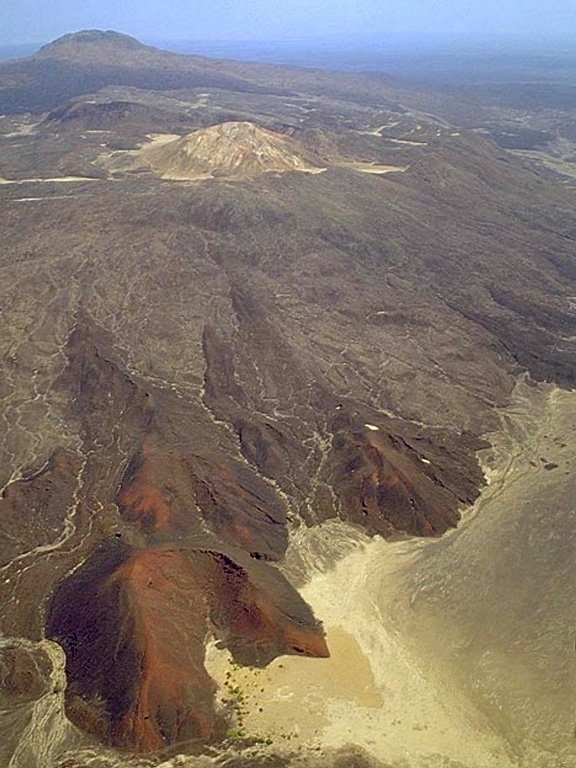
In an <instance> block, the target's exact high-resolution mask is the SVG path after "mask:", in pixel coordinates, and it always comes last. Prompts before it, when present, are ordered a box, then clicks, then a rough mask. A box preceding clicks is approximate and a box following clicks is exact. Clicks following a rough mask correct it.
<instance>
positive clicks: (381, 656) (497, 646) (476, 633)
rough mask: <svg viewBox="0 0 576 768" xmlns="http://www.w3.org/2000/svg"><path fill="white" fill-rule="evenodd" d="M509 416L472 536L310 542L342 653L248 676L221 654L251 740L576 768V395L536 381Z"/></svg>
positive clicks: (394, 758) (309, 565)
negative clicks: (352, 745) (332, 563)
mask: <svg viewBox="0 0 576 768" xmlns="http://www.w3.org/2000/svg"><path fill="white" fill-rule="evenodd" d="M501 418H502V424H503V427H505V431H503V432H502V433H497V434H494V435H492V442H493V444H494V449H493V450H489V451H486V452H484V453H483V455H482V457H481V458H482V460H483V463H484V465H485V470H486V475H487V479H488V480H489V484H488V485H487V487H486V488H485V490H484V492H483V494H482V496H481V498H480V499H479V500H478V502H477V503H476V505H475V506H474V508H473V509H471V510H468V511H467V512H466V513H465V515H464V520H463V522H462V524H461V526H460V528H459V529H458V530H457V531H454V532H452V533H450V534H448V535H447V536H445V537H444V538H442V539H440V540H427V541H417V540H412V541H409V540H403V541H402V540H400V541H396V542H385V541H383V540H381V539H377V540H373V541H368V540H365V539H362V537H361V536H360V535H358V534H357V533H356V532H354V531H353V530H352V529H350V528H348V527H346V526H344V525H342V524H339V523H328V524H326V525H325V526H323V527H322V528H320V529H316V530H306V529H302V530H301V531H300V532H298V533H297V534H296V535H295V537H294V542H293V544H294V546H293V549H292V553H291V554H289V556H288V560H287V572H288V574H289V575H290V574H291V575H292V576H293V578H294V580H295V581H298V578H299V575H300V574H301V573H302V572H304V571H307V572H308V579H307V583H306V584H305V586H304V587H303V589H302V593H303V595H304V597H305V599H306V600H307V601H308V602H309V603H310V604H311V605H312V606H313V608H314V610H315V612H316V614H317V616H319V617H320V618H321V619H322V620H323V621H324V624H325V628H326V632H327V638H328V643H329V646H330V649H331V653H332V656H331V658H330V659H327V660H316V659H308V658H299V657H283V658H281V659H277V660H276V661H275V662H273V663H272V664H271V665H270V666H269V667H268V668H267V669H266V670H252V669H239V668H235V667H234V666H233V665H231V663H230V660H229V657H228V654H227V653H226V652H224V651H219V650H217V649H216V648H215V646H212V647H211V649H210V652H209V668H210V671H211V673H212V674H213V675H214V676H215V677H216V679H217V680H218V681H219V682H220V684H221V685H222V689H221V691H222V696H223V698H224V699H230V696H231V694H230V688H232V691H233V693H232V696H234V695H237V694H235V693H234V691H238V690H239V691H240V695H241V698H242V699H243V701H242V703H241V710H242V712H243V716H242V730H243V731H244V732H245V733H246V734H247V735H252V736H257V737H261V738H269V739H271V740H272V742H273V743H274V744H284V743H285V744H291V745H292V744H296V743H307V744H311V743H312V744H314V743H317V744H318V745H323V746H335V747H336V746H340V745H344V744H347V743H355V744H361V745H362V746H364V747H365V748H366V749H368V750H369V751H370V752H371V753H372V754H373V755H374V756H376V757H378V758H380V759H381V760H383V761H385V762H386V764H390V765H392V766H398V767H400V766H405V767H406V768H408V767H409V768H463V767H464V768H508V767H512V766H515V767H518V766H522V768H572V766H576V743H575V741H574V724H575V723H576V695H575V693H574V692H575V691H576V663H575V662H576V654H575V652H574V634H575V633H574V630H575V626H574V625H575V622H574V617H575V614H576V565H575V564H576V513H575V512H574V510H575V509H576V484H575V474H574V472H575V469H576V452H575V448H576V396H575V395H574V394H573V393H569V392H563V391H560V390H557V389H554V388H551V387H547V386H539V387H534V386H532V385H531V384H530V383H529V382H527V381H523V382H521V383H520V384H519V386H518V387H517V390H516V392H515V396H514V402H513V403H512V405H511V406H510V407H509V408H507V409H506V410H505V411H503V412H502V414H501ZM343 551H347V552H348V554H346V555H345V556H344V557H343V558H341V559H340V560H339V561H338V562H337V564H336V565H335V566H332V567H330V566H328V565H327V563H328V562H329V561H330V560H332V559H333V558H335V557H336V556H337V555H336V553H340V554H341V553H342V552H343ZM296 552H300V553H301V554H296ZM226 683H227V684H228V688H227V687H226V685H225V684H226Z"/></svg>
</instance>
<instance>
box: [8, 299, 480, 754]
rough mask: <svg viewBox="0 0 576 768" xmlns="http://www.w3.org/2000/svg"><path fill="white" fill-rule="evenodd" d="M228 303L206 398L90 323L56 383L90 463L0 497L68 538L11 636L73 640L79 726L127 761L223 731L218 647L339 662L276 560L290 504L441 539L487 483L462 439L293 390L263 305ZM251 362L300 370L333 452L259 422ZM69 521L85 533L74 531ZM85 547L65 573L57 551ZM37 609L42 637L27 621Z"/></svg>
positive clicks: (73, 708) (25, 584) (70, 465)
mask: <svg viewBox="0 0 576 768" xmlns="http://www.w3.org/2000/svg"><path fill="white" fill-rule="evenodd" d="M233 301H234V305H235V307H236V311H237V317H238V322H239V330H238V338H237V344H236V346H235V347H234V348H233V347H232V346H231V345H230V344H228V343H227V342H225V341H224V340H223V339H222V338H220V337H219V335H218V334H217V333H215V332H214V331H213V329H211V328H210V327H206V328H205V333H204V339H203V341H204V355H205V358H206V374H205V385H206V386H205V395H204V396H205V401H204V403H202V404H198V403H196V402H194V401H193V400H192V399H187V398H183V397H179V396H178V395H177V394H175V393H174V392H173V391H172V390H171V389H170V388H167V387H162V386H154V385H153V384H152V383H151V382H150V381H149V380H148V381H143V380H140V379H139V378H138V376H137V375H135V374H133V373H129V372H128V371H127V370H126V368H125V366H123V365H122V364H121V363H119V362H118V359H119V355H118V353H117V351H116V350H115V349H114V346H113V344H112V342H111V339H110V337H109V336H108V335H107V333H105V332H104V331H103V330H102V329H101V327H100V326H99V325H98V324H97V323H96V322H94V320H93V319H92V318H91V317H90V316H88V315H87V314H83V313H79V314H78V315H77V317H76V319H75V325H74V329H73V330H72V332H71V333H70V334H69V336H68V340H67V344H66V348H65V353H66V358H67V364H66V365H65V367H64V370H63V371H62V372H61V373H60V374H59V377H58V379H57V381H56V382H55V385H54V389H55V391H56V392H57V395H58V397H60V398H61V400H62V402H63V403H66V408H67V410H68V412H67V417H68V418H69V419H70V421H71V423H73V424H74V425H75V428H76V429H77V431H78V435H79V437H80V440H81V447H80V449H79V451H78V453H81V455H82V456H83V460H81V459H80V458H79V455H78V453H77V452H76V451H75V450H74V449H72V448H70V449H69V450H66V451H64V450H58V451H56V452H55V453H54V455H53V457H52V459H51V460H50V461H49V462H48V463H47V464H46V466H45V467H44V468H42V470H41V471H39V472H37V473H36V474H31V475H30V476H29V477H25V478H23V479H21V480H18V481H16V482H14V483H12V484H9V485H8V487H7V488H6V490H5V492H4V496H3V498H2V499H1V500H0V505H1V507H2V511H3V512H4V513H5V515H4V516H5V517H6V518H10V517H11V516H14V515H21V516H22V515H23V519H24V520H27V519H29V520H30V525H31V534H30V543H29V544H28V547H29V548H33V547H34V546H36V543H37V542H38V539H37V538H35V536H36V534H35V530H36V528H37V527H38V526H36V525H35V524H34V522H35V518H32V517H30V515H29V514H28V512H27V510H28V508H29V507H30V506H34V507H38V510H39V514H42V515H43V518H42V519H45V520H46V521H53V522H54V525H56V526H57V527H56V530H59V528H60V527H62V526H63V525H64V531H65V533H66V536H67V538H66V539H65V542H66V549H65V550H63V552H64V554H65V555H66V556H65V557H61V556H60V557H53V558H52V559H51V561H50V567H49V568H48V567H46V569H45V570H44V571H42V573H43V575H44V576H45V578H46V582H45V583H44V582H42V584H41V586H40V585H39V582H38V580H35V581H32V580H30V581H29V580H28V579H27V577H25V578H24V580H23V581H22V585H21V589H22V590H23V591H25V592H26V594H29V595H31V596H32V595H38V597H37V599H35V600H34V601H27V602H26V606H28V607H27V609H26V611H25V610H24V609H23V608H22V609H20V610H19V611H17V612H14V611H11V613H10V616H11V617H12V618H11V621H12V623H11V624H10V625H8V624H7V623H6V622H4V624H5V626H6V628H7V629H9V630H10V632H11V633H13V634H22V633H23V632H30V627H36V634H37V635H38V636H41V635H42V634H45V636H47V637H49V638H51V639H55V640H56V641H57V642H59V643H60V644H61V645H62V647H63V648H64V650H65V651H66V658H67V668H66V673H67V678H68V688H67V692H66V709H67V713H68V716H69V718H70V719H71V720H72V721H73V723H74V724H76V725H77V726H79V727H80V728H82V729H83V730H85V731H88V732H90V733H92V734H94V735H96V736H97V737H98V738H99V739H101V740H102V741H103V742H105V743H107V744H110V745H113V746H115V747H118V748H122V749H125V750H128V751H136V752H152V751H156V750H158V749H161V748H163V747H165V746H167V745H171V744H176V743H181V742H185V741H190V740H198V741H200V742H203V743H205V742H208V741H211V740H214V739H217V738H218V737H219V735H221V734H222V733H223V732H225V730H226V724H225V723H223V722H220V721H219V719H218V716H217V713H216V711H215V699H214V694H215V683H214V681H213V680H212V679H211V678H210V677H209V675H208V673H207V671H206V669H205V666H204V655H205V644H206V642H207V640H208V639H209V638H210V637H214V638H216V639H217V640H218V642H219V645H220V646H221V647H226V648H228V649H229V651H230V653H231V654H232V656H233V658H234V659H235V660H236V661H237V662H239V663H241V664H247V665H259V666H263V665H266V664H267V663H269V662H270V661H271V660H272V659H274V658H275V657H277V656H278V655H281V654H304V655H308V656H314V657H323V656H327V655H328V648H327V645H326V641H325V639H324V633H323V629H322V626H321V624H320V623H319V622H318V621H317V620H316V618H315V617H314V615H313V614H312V611H311V610H310V608H309V607H308V606H307V605H306V604H305V603H304V601H303V600H302V599H301V597H300V596H299V594H298V593H297V591H296V590H295V589H294V588H293V587H292V586H291V585H290V584H289V583H288V582H287V581H286V579H285V578H284V576H283V575H282V574H281V573H280V572H279V571H278V570H277V569H276V568H275V566H274V565H273V563H274V562H275V561H278V560H280V559H281V558H282V557H283V555H284V553H285V551H286V547H287V543H288V532H287V525H286V520H287V504H286V501H285V499H286V498H290V499H291V503H292V504H293V505H294V509H295V510H296V511H297V512H298V513H300V515H301V516H302V518H304V520H306V521H307V522H309V523H314V522H318V521H320V520H323V519H326V518H330V517H336V516H341V517H343V518H344V519H347V520H350V521H351V522H353V523H356V524H359V525H361V526H362V527H363V528H364V529H365V530H367V531H369V532H373V533H374V532H377V533H384V534H386V533H390V532H393V531H395V530H402V531H406V532H409V533H414V534H419V535H436V534H438V533H440V532H442V531H443V530H445V529H446V528H447V527H448V526H451V525H454V524H455V522H456V520H457V505H458V503H459V502H460V501H467V500H470V499H471V498H473V497H474V493H475V492H476V488H477V484H478V471H477V468H476V467H475V465H474V464H473V463H470V472H468V471H466V463H465V461H464V462H463V461H462V459H461V458H460V457H458V458H455V457H456V455H457V453H458V451H460V450H461V449H462V448H463V447H466V446H465V445H464V443H462V442H460V443H459V442H458V440H454V438H453V436H452V437H451V438H450V439H448V438H446V437H445V435H444V434H443V433H441V432H439V433H438V434H435V435H433V436H432V437H431V436H430V434H429V432H423V431H422V430H420V429H419V428H417V427H415V426H411V425H406V424H404V425H400V424H399V422H397V421H395V420H393V419H388V418H386V417H384V416H383V415H382V414H378V415H377V416H376V414H374V413H372V412H367V411H366V412H364V411H363V410H362V406H359V405H358V404H352V403H347V402H346V400H340V399H336V397H335V396H334V394H333V393H331V391H330V389H329V388H328V387H327V386H325V385H324V384H322V382H321V381H319V382H318V383H317V384H315V386H314V387H313V388H305V387H304V386H299V385H298V382H299V381H300V380H301V381H305V380H306V372H305V371H304V370H303V369H302V367H301V364H300V363H299V362H298V360H297V359H296V358H295V357H294V355H293V353H292V351H291V349H290V348H289V347H288V345H286V344H285V343H284V342H283V341H282V340H281V339H280V338H279V337H278V335H277V333H276V331H275V329H274V328H273V327H272V326H271V325H270V323H269V322H268V320H267V318H266V316H265V314H264V313H262V312H261V311H260V309H259V307H258V304H257V303H256V302H254V301H253V299H252V297H251V296H250V295H249V294H248V293H246V292H245V293H240V292H238V291H236V293H234V294H233ZM254 334H257V335H258V336H259V338H260V339H264V340H265V342H266V345H267V346H268V347H270V348H274V349H275V353H276V354H277V355H278V359H279V365H278V366H275V367H274V366H273V367H270V366H268V367H266V365H267V364H266V362H265V361H264V360H263V359H260V358H259V355H260V354H261V345H260V344H256V345H254V343H253V338H254ZM249 345H251V346H249ZM242 356H244V358H245V359H248V358H249V359H250V360H252V361H253V364H254V370H257V369H260V370H266V371H267V372H266V376H267V377H268V380H267V386H269V387H270V388H271V389H272V390H274V389H278V390H279V389H280V388H281V387H282V386H286V382H285V381H283V380H284V379H285V378H286V376H287V375H290V376H292V377H293V384H291V385H290V386H291V388H292V397H293V398H294V402H295V407H296V408H300V409H301V411H300V412H301V413H302V415H303V417H304V418H305V419H306V421H310V422H313V420H314V419H316V420H318V422H319V423H320V420H321V422H322V426H319V427H318V428H319V429H322V430H328V432H329V433H330V434H331V435H332V439H331V441H330V443H329V444H326V447H325V453H324V454H323V457H322V454H318V456H317V457H315V456H314V454H312V455H311V454H310V452H309V445H310V444H311V441H313V439H314V438H313V436H310V435H306V433H305V432H298V430H297V429H295V428H294V425H295V424H296V423H298V425H299V428H300V425H301V424H304V423H305V421H304V420H302V421H298V422H297V421H296V420H292V421H286V422H284V423H282V422H281V421H277V422H276V423H275V425H274V426H272V425H271V424H270V423H269V422H268V421H266V420H265V419H263V418H262V417H261V415H260V414H259V413H258V409H257V408H255V407H254V406H253V404H252V403H251V397H252V395H251V394H250V393H249V392H248V391H246V390H245V389H244V387H245V386H246V384H245V381H246V377H247V375H248V374H247V372H246V371H244V372H243V376H242V377H239V376H237V370H238V368H239V367H240V366H241V365H242V364H243V362H242ZM250 375H251V374H250ZM300 393H306V401H302V402H300V401H299V398H300V396H301V395H300ZM307 409H309V410H307ZM375 420H376V421H377V425H378V426H375V425H374V424H373V422H374V421H375ZM367 422H370V423H372V426H371V428H370V429H368V428H367ZM224 423H227V424H228V425H230V427H229V428H222V427H221V426H219V425H220V424H224ZM400 427H401V429H400ZM464 439H465V438H462V440H464ZM469 447H470V446H468V449H469ZM434 451H435V452H436V453H434ZM425 456H430V457H431V458H432V459H433V460H434V461H433V463H432V462H430V461H429V460H426V459H425ZM311 460H313V461H317V462H318V463H317V469H316V470H315V472H314V473H310V469H309V467H307V462H308V463H309V462H310V461H311ZM456 467H462V472H461V473H460V474H459V473H458V472H457V471H455V468H456ZM312 476H314V477H315V482H314V483H311V479H310V478H311V477H312ZM78 488H80V489H81V492H80V491H79V490H78ZM328 489H332V491H328ZM279 491H280V492H279ZM59 499H61V500H62V501H63V504H62V505H61V504H59V503H58V500H59ZM67 509H74V510H75V517H74V521H75V523H74V526H72V525H70V524H68V527H67V528H66V521H65V517H64V516H65V515H66V514H67V512H66V510H67ZM27 515H28V517H27ZM88 521H89V523H88ZM19 525H20V530H22V529H23V527H22V526H23V523H22V522H21V523H19ZM39 543H40V545H41V544H42V542H41V541H40V542H39ZM75 552H78V559H77V560H76V561H75V565H73V566H72V567H71V566H70V565H67V563H70V562H71V561H70V560H69V559H67V558H68V554H66V553H70V554H72V553H75ZM8 554H9V555H10V556H11V557H16V558H18V557H20V556H21V557H27V555H26V553H25V552H24V553H23V554H22V555H19V554H18V551H17V550H14V551H11V550H10V551H9V552H8ZM45 562H46V563H47V564H48V562H49V561H48V559H45ZM72 562H73V561H72ZM38 572H39V571H38V570H37V571H36V573H38ZM25 573H27V572H26V571H25ZM66 574H68V575H66ZM50 595H51V597H49V596H50ZM44 596H46V597H48V598H49V599H48V600H47V613H46V616H47V618H46V625H45V628H44V631H43V630H42V627H41V626H36V625H37V624H38V621H36V623H34V622H33V621H32V620H31V616H30V615H29V614H31V613H33V608H32V607H30V606H33V605H35V604H36V602H42V601H43V600H45V599H46V597H44ZM0 597H1V593H0Z"/></svg>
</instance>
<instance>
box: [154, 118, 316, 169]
mask: <svg viewBox="0 0 576 768" xmlns="http://www.w3.org/2000/svg"><path fill="white" fill-rule="evenodd" d="M140 158H141V159H142V160H143V161H144V162H146V163H147V164H149V165H150V166H151V167H152V168H153V170H154V171H155V172H156V173H158V174H159V175H160V176H162V178H165V179H180V180H194V179H209V178H227V179H244V178H248V177H250V176H256V175H258V174H260V173H268V172H276V173H283V172H286V171H306V172H308V173H310V172H317V171H319V170H321V166H320V162H319V161H318V159H316V158H315V157H314V156H313V154H312V153H311V152H310V151H308V150H307V149H306V147H305V146H303V145H300V144H299V143H298V142H297V141H296V140H295V139H290V138H288V137H286V136H281V135H280V134H277V133H274V132H273V131H269V130H267V129H266V128H261V127H260V126H258V125H254V124H253V123H247V122H242V123H239V122H238V123H237V122H233V123H221V124H219V125H214V126H211V127H210V128H201V129H199V130H197V131H194V133H190V134H188V135H187V136H183V137H182V138H180V139H175V140H174V141H169V142H167V143H161V144H159V145H155V144H154V143H152V144H151V145H147V146H144V147H143V148H142V150H141V151H140Z"/></svg>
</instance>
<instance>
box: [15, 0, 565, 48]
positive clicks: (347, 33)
mask: <svg viewBox="0 0 576 768" xmlns="http://www.w3.org/2000/svg"><path fill="white" fill-rule="evenodd" d="M0 3H1V9H2V10H1V13H0V19H1V26H0V43H2V44H5V43H20V42H37V41H38V42H43V41H46V40H51V39H53V38H55V37H57V36H59V35H61V34H63V33H65V32H70V31H75V30H79V29H89V28H99V29H116V30H118V31H121V32H126V33H128V34H132V35H135V36H137V37H140V38H144V39H147V40H153V39H158V40H169V39H174V40H176V39H181V40H185V39H186V40H195V39H196V40H201V39H212V40H224V39H234V40H244V39H245V40H281V39H286V38H295V37H310V38H313V37H324V38H326V37H347V38H367V37H368V38H372V39H374V38H378V39H381V40H382V41H383V42H384V43H385V41H386V40H387V39H392V38H399V37H411V36H418V37H420V38H421V37H431V38H439V37H440V38H442V37H454V36H456V37H459V38H461V39H462V40H464V39H469V38H471V37H487V38H514V39H517V40H518V39H519V40H520V41H522V40H524V41H525V42H527V43H528V42H529V41H531V40H534V41H536V42H540V41H543V40H552V39H554V38H560V39H567V38H573V39H574V40H576V0H0Z"/></svg>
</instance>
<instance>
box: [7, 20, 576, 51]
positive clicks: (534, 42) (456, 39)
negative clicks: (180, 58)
mask: <svg viewBox="0 0 576 768" xmlns="http://www.w3.org/2000/svg"><path fill="white" fill-rule="evenodd" d="M91 29H94V30H96V29H97V30H102V31H114V32H119V33H120V34H124V35H128V36H130V37H134V38H136V39H137V40H139V41H140V42H142V43H144V44H146V45H151V46H161V45H170V44H175V45H178V44H184V43H186V44H192V43H198V44H203V45H207V44H214V45H241V44H243V43H246V44H249V45H256V46H279V45H280V46H286V45H297V44H300V43H303V44H305V45H315V46H339V47H342V48H347V49H349V50H353V49H354V47H355V46H368V47H369V48H370V49H375V48H379V49H382V50H391V51H394V52H404V51H405V50H406V49H407V48H409V49H410V50H415V51H417V52H419V51H422V52H427V51H434V52H437V51H439V50H440V49H446V50H447V51H450V50H458V51H459V52H460V51H461V50H462V49H465V50H467V51H470V52H471V53H474V54H477V53H484V52H486V53H497V52H498V53H499V52H503V51H505V50H510V51H511V52H514V53H516V52H519V51H520V52H524V53H528V52H535V53H540V52H550V53H552V52H555V53H556V52H559V46H561V47H564V46H566V49H565V51H562V52H564V53H574V55H576V51H575V49H574V47H575V46H576V35H569V34H566V35H564V36H561V35H557V36H551V37H545V36H539V37H537V38H536V37H535V38H526V37H525V36H522V35H514V36H512V35H509V36H505V35H490V34H484V35H482V34H475V35H461V34H452V35H423V34H391V35H390V36H389V37H384V36H382V35H366V34H348V35H344V34H339V35H336V34H335V35H302V34H298V35H286V36H284V37H242V36H239V37H232V36H228V37H226V36H216V35H213V36H190V35H188V36H186V35H182V36H178V35H171V36H158V37H156V36H150V35H143V34H138V33H137V32H135V31H133V30H126V29H120V28H113V27H82V28H77V29H68V30H66V31H63V32H60V33H56V34H55V35H53V36H48V37H40V36H34V37H31V38H28V39H2V38H1V37H0V48H20V47H22V48H23V47H27V48H29V47H34V46H37V47H38V48H40V47H42V46H43V45H47V44H49V43H51V42H53V41H54V40H57V39H58V38H60V37H63V36H64V35H67V34H74V33H77V32H82V31H85V30H91Z"/></svg>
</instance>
